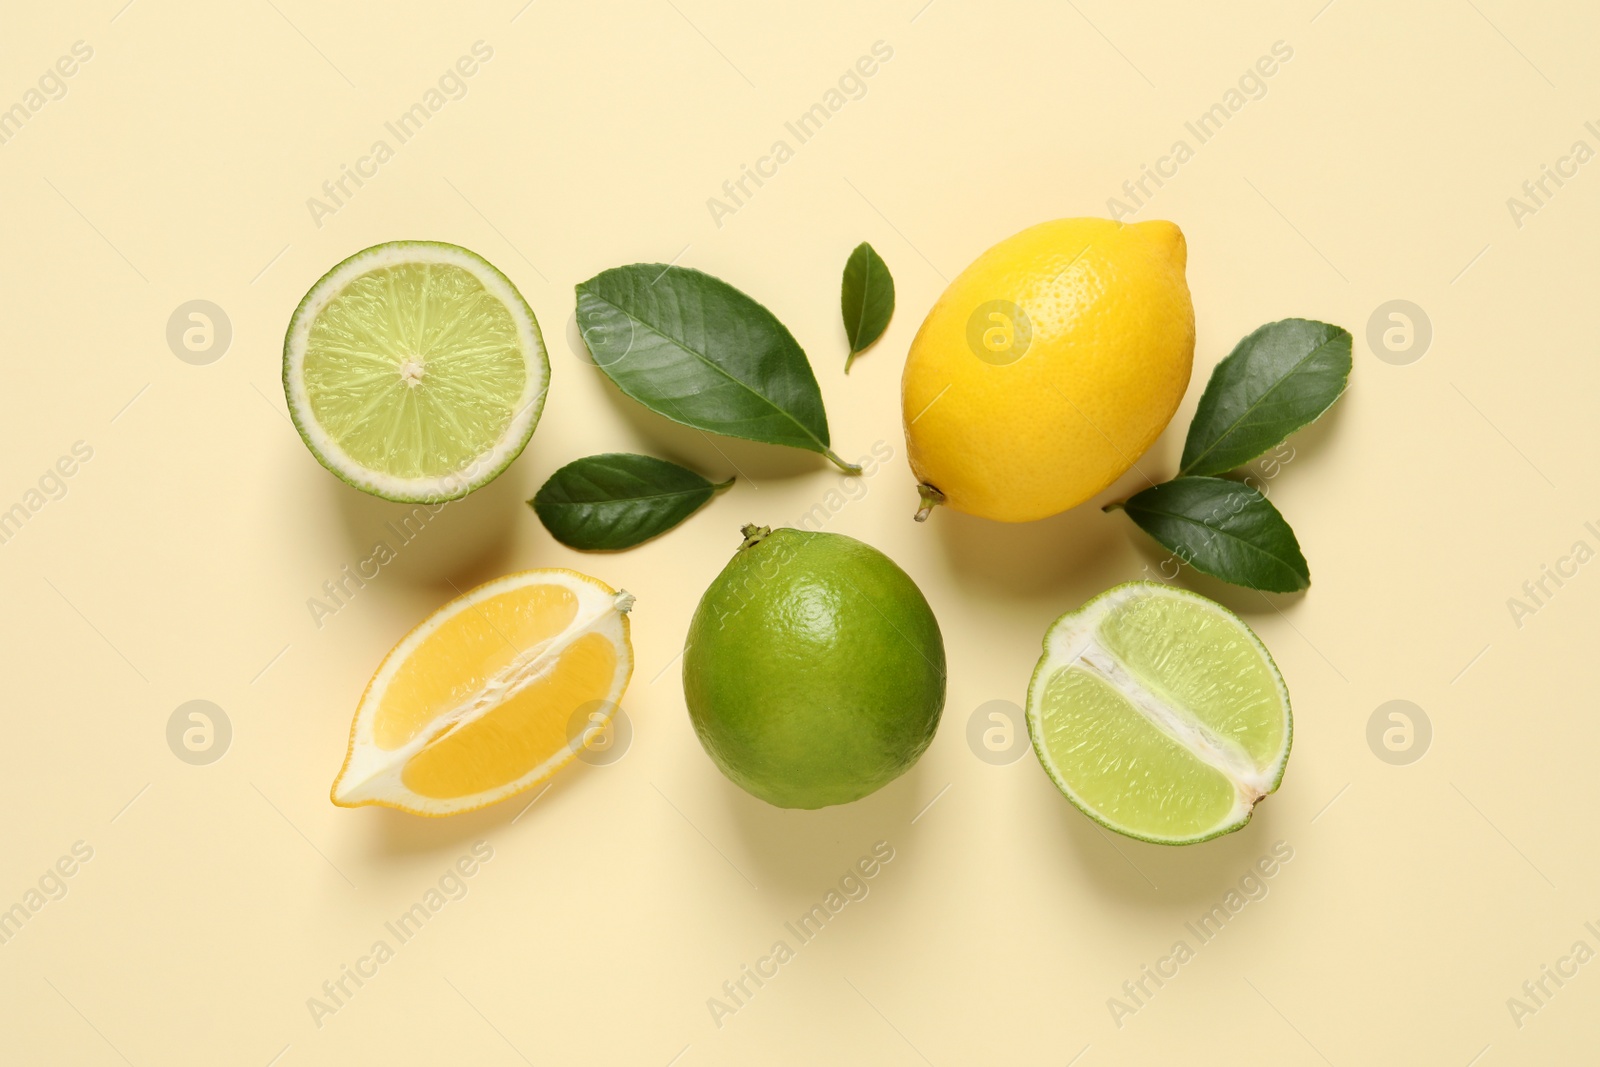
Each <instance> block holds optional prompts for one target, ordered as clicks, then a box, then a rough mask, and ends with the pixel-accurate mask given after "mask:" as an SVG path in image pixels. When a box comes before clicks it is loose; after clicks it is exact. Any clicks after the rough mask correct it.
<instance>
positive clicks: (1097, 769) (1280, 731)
mask: <svg viewBox="0 0 1600 1067" xmlns="http://www.w3.org/2000/svg"><path fill="white" fill-rule="evenodd" d="M1028 733H1029V735H1030V736H1031V737H1032V738H1033V748H1034V751H1035V752H1037V753H1038V755H1039V762H1040V763H1042V764H1044V769H1045V771H1046V772H1047V773H1048V774H1049V775H1050V777H1051V778H1052V779H1053V780H1054V781H1055V783H1056V786H1057V787H1058V788H1059V789H1060V790H1061V791H1062V792H1063V793H1065V794H1066V796H1067V799H1068V800H1070V801H1072V802H1073V803H1074V804H1076V805H1077V806H1078V807H1079V808H1080V809H1082V810H1083V813H1084V814H1085V815H1088V816H1089V817H1090V818H1091V819H1094V820H1095V821H1096V822H1098V823H1100V824H1102V825H1103V826H1106V827H1107V828H1109V829H1112V830H1115V831H1117V832H1118V833H1121V834H1127V835H1128V836H1129V837H1137V838H1140V839H1141V840H1144V841H1153V842H1156V843H1157V844H1164V845H1187V844H1191V843H1193V842H1196V841H1204V840H1206V839H1208V838H1212V837H1217V836H1219V835H1221V834H1226V833H1230V832H1232V831H1234V830H1237V829H1239V827H1241V826H1243V825H1244V824H1245V823H1247V822H1249V821H1250V813H1251V811H1252V810H1253V809H1254V808H1255V806H1256V803H1257V801H1259V800H1261V798H1262V797H1264V796H1266V795H1267V794H1268V793H1271V792H1273V791H1275V790H1276V789H1277V788H1278V783H1279V782H1280V781H1282V780H1283V770H1284V766H1285V765H1286V764H1287V763H1288V760H1289V744H1290V740H1291V738H1292V736H1293V733H1294V722H1293V718H1292V717H1291V715H1290V712H1289V691H1288V689H1286V688H1285V687H1284V684H1283V677H1282V675H1280V674H1279V673H1278V668H1277V665H1276V664H1274V663H1273V662H1272V657H1271V656H1270V655H1268V654H1267V650H1266V648H1265V647H1264V646H1263V645H1262V644H1261V641H1260V639H1258V638H1257V637H1256V635H1255V634H1254V633H1252V632H1251V630H1250V627H1248V626H1246V625H1245V624H1244V620H1242V619H1240V618H1239V617H1238V616H1237V615H1235V614H1234V613H1233V612H1231V611H1229V610H1228V609H1227V608H1224V607H1223V606H1222V605H1220V604H1217V603H1214V602H1213V601H1210V600H1207V599H1206V598H1205V597H1203V596H1199V595H1198V594H1195V593H1190V592H1188V591H1186V590H1182V589H1174V588H1171V587H1170V586H1165V585H1161V584H1159V583H1156V582H1129V583H1128V584H1127V585H1119V586H1117V587H1116V588H1114V589H1111V590H1108V591H1107V592H1105V593H1102V594H1100V595H1099V596H1097V597H1095V598H1094V599H1093V600H1091V601H1089V602H1088V603H1087V604H1085V605H1084V606H1083V607H1081V608H1079V609H1078V610H1077V611H1074V612H1069V613H1068V614H1066V615H1063V616H1061V618H1059V619H1057V620H1056V621H1055V623H1054V624H1053V625H1052V626H1051V627H1050V630H1049V632H1048V633H1046V634H1045V638H1044V655H1043V656H1042V657H1040V659H1039V666H1038V667H1037V668H1035V670H1034V672H1033V681H1032V682H1031V683H1029V685H1028Z"/></svg>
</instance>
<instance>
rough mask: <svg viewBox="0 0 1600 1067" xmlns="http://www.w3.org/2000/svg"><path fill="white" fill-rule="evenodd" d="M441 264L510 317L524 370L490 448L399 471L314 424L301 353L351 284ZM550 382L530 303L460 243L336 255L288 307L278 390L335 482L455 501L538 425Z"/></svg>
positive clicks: (407, 497) (391, 245) (399, 497)
mask: <svg viewBox="0 0 1600 1067" xmlns="http://www.w3.org/2000/svg"><path fill="white" fill-rule="evenodd" d="M408 264H440V265H446V266H451V267H456V268H459V269H461V270H463V271H466V272H467V273H468V274H470V275H472V276H473V277H474V278H475V279H476V280H477V281H478V283H479V284H481V285H482V286H483V288H484V290H485V291H486V292H487V293H488V294H489V295H491V296H492V297H494V298H496V299H497V300H499V301H500V303H501V304H502V305H503V306H504V308H505V309H506V311H507V312H508V313H509V314H510V316H511V319H512V321H513V322H514V323H515V326H516V332H517V337H518V340H519V342H520V345H521V350H522V354H523V357H524V366H525V369H526V375H525V378H524V381H523V388H522V391H521V393H520V395H519V396H518V397H517V400H516V402H515V405H514V408H513V412H512V415H511V418H510V420H509V421H508V423H507V426H506V428H505V431H504V432H503V433H502V434H501V436H500V438H499V440H497V441H496V442H495V444H494V446H493V447H492V448H490V449H488V450H486V451H484V452H483V453H481V454H479V455H477V456H476V457H474V458H472V459H471V460H470V461H468V462H467V463H465V464H464V465H463V466H461V467H460V468H459V469H456V470H451V471H448V472H446V473H444V474H440V475H430V476H423V477H401V476H397V475H394V474H391V473H388V472H385V471H381V470H377V469H374V468H373V467H372V466H370V465H368V464H365V463H363V462H361V461H360V460H358V459H357V458H355V457H354V456H352V455H351V453H350V452H349V451H348V450H347V449H346V448H344V447H343V446H342V445H341V444H340V442H339V441H338V440H336V439H335V438H334V437H333V436H332V435H331V434H330V433H328V432H327V430H326V429H325V428H324V427H323V426H322V425H321V424H320V423H319V422H318V420H317V418H316V416H315V414H314V412H313V406H312V402H311V397H310V395H309V393H308V390H307V388H306V381H305V359H306V352H307V348H308V343H309V341H310V338H311V331H312V327H313V324H315V323H316V321H317V317H318V315H319V314H320V313H321V312H322V311H323V310H324V309H325V308H327V307H328V305H329V304H330V303H331V302H332V301H333V300H334V299H335V298H336V297H338V296H339V295H340V294H341V293H342V292H343V291H344V290H345V289H346V288H347V287H348V286H349V285H350V284H351V283H352V282H354V281H355V280H356V279H357V278H360V277H361V276H363V275H365V274H367V273H369V272H372V271H377V270H383V269H385V268H391V267H399V266H405V265H408ZM549 385H550V359H549V356H548V355H547V353H546V350H545V345H544V337H543V334H542V333H541V332H540V330H539V323H538V320H537V319H536V318H535V317H534V314H533V309H532V308H530V307H529V306H528V302H527V301H526V300H524V299H523V297H522V294H521V293H519V292H518V291H517V288H516V286H515V285H513V284H512V283H511V280H510V279H509V278H507V277H506V276H505V275H504V274H502V273H501V272H500V271H499V270H498V269H497V268H496V267H495V266H494V265H493V264H491V263H489V262H488V261H487V260H485V259H484V258H483V257H482V256H479V255H477V254H476V253H474V252H471V251H469V250H467V249H465V248H462V247H460V246H459V245H453V244H447V243H445V242H441V241H391V242H388V243H386V244H380V245H374V246H372V247H371V248H366V249H363V250H362V251H360V252H357V253H356V254H355V255H353V256H350V257H349V258H348V259H345V260H343V261H342V262H340V263H338V264H337V265H335V266H334V267H333V269H332V270H330V271H328V272H327V273H326V274H324V275H323V276H322V278H321V279H319V280H318V282H317V283H316V284H315V285H313V286H312V287H311V289H310V291H309V292H307V293H306V295H305V297H304V298H303V299H302V300H301V301H300V304H299V306H298V307H297V308H296V309H295V312H294V315H293V316H292V317H291V318H290V320H289V328H288V331H287V332H286V334H285V336H284V341H283V389H284V397H285V399H286V400H287V402H288V406H289V417H290V419H291V420H292V421H293V422H294V427H295V429H296V430H297V431H298V432H299V434H300V437H301V439H302V440H303V441H304V442H305V444H306V447H307V448H308V449H310V451H311V454H312V455H313V456H315V457H316V458H317V461H318V462H319V463H321V464H322V465H323V466H324V467H326V468H327V469H328V470H330V471H332V472H333V474H334V475H336V476H337V477H338V478H339V479H340V480H342V481H344V482H346V483H347V484H349V485H352V486H354V487H355V488H357V489H360V490H362V491H363V492H367V493H371V494H372V495H373V496H377V497H381V498H383V499H385V500H392V501H396V502H399V503H408V504H434V503H442V502H444V501H447V500H457V499H459V498H461V497H464V496H466V495H467V494H468V493H471V492H472V491H473V490H475V489H478V488H481V487H482V486H484V485H487V484H488V483H489V482H491V481H493V480H494V479H495V478H497V477H498V476H499V475H500V474H501V473H502V472H503V471H504V470H505V469H506V468H507V467H509V466H510V465H511V463H512V462H513V461H514V460H515V459H516V458H517V457H518V456H519V455H521V454H522V450H523V449H524V448H525V447H527V444H528V441H529V439H530V438H531V437H532V436H533V431H534V429H535V427H537V426H538V423H539V416H540V414H541V413H542V412H543V410H544V402H545V396H546V394H547V393H548V391H549Z"/></svg>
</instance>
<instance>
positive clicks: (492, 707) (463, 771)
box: [333, 568, 633, 815]
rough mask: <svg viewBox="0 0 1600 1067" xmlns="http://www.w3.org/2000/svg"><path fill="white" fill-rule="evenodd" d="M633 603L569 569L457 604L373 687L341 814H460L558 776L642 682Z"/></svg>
mask: <svg viewBox="0 0 1600 1067" xmlns="http://www.w3.org/2000/svg"><path fill="white" fill-rule="evenodd" d="M632 605H633V597H632V596H631V595H629V594H628V593H626V592H618V591H617V590H615V589H612V588H611V587H610V586H608V585H606V584H605V583H604V582H600V581H597V580H596V579H594V578H590V577H589V576H588V575H585V574H579V573H578V572H577V571H571V570H565V569H559V568H557V569H549V570H532V571H523V572H522V573H520V574H511V575H507V576H506V577H504V578H498V579H496V580H494V581H492V582H487V583H485V584H484V585H480V586H478V587H477V588H475V589H471V590H469V591H468V592H466V593H463V594H462V595H461V596H459V597H457V598H456V599H454V600H452V601H450V603H448V604H446V605H445V606H444V607H442V608H440V609H439V610H438V611H435V612H434V613H433V614H432V615H429V616H428V617H427V618H426V619H424V620H422V622H421V623H420V624H419V625H418V626H417V627H416V629H414V630H412V631H411V632H410V633H409V634H407V635H406V636H405V637H404V638H403V639H402V640H401V641H400V643H399V644H398V645H396V646H395V647H394V648H393V649H392V650H391V651H390V652H389V654H388V655H387V656H385V657H384V660H383V663H382V664H380V665H379V667H378V671H377V673H376V674H374V675H373V676H372V681H370V682H369V683H367V690H366V693H365V694H364V695H363V696H362V698H361V704H360V706H359V707H358V708H357V709H356V716H355V722H354V723H353V724H352V725H351V727H350V748H349V751H348V752H347V753H346V755H345V760H344V767H343V768H342V769H341V770H340V771H339V777H338V778H337V779H336V780H335V781H334V783H333V802H334V803H335V804H337V805H339V806H340V807H347V808H354V807H360V806H362V805H366V804H378V805H382V806H384V807H390V808H398V809H400V810H401V811H408V812H411V813H412V814H415V815H454V814H457V813H459V812H463V811H471V810H472V809H474V808H481V807H483V806H484V805H486V804H493V803H494V802H495V801H497V800H504V799H505V798H506V797H509V796H512V795H514V794H516V793H520V792H522V791H523V790H525V789H527V788H529V787H530V786H534V785H537V784H538V783H540V782H542V781H544V780H545V779H546V778H549V777H550V776H551V775H553V774H554V773H555V772H556V771H558V770H560V769H561V768H562V767H563V766H565V765H566V764H567V763H569V762H570V761H571V760H572V759H573V758H574V757H575V756H576V755H577V754H578V753H579V752H581V751H583V750H584V748H585V747H587V746H588V745H591V744H594V743H595V741H596V738H597V737H598V736H600V735H601V734H602V733H603V731H604V730H605V729H606V728H607V727H608V726H609V724H610V722H611V718H612V716H613V715H614V714H615V713H616V710H617V706H618V704H617V702H618V701H620V700H621V699H622V693H623V691H624V690H625V689H627V687H628V679H629V677H630V676H631V675H632V674H633V646H632V644H631V643H630V642H629V639H628V616H627V613H628V609H629V608H631V607H632Z"/></svg>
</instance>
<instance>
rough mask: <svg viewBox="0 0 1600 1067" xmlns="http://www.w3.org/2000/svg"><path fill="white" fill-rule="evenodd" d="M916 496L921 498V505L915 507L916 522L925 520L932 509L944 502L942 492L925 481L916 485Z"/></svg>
mask: <svg viewBox="0 0 1600 1067" xmlns="http://www.w3.org/2000/svg"><path fill="white" fill-rule="evenodd" d="M917 496H918V497H920V498H921V499H922V506H921V507H920V508H918V509H917V515H916V519H917V521H918V522H927V521H928V516H929V515H932V514H933V509H934V508H936V507H938V506H939V505H940V504H943V503H944V494H943V493H941V492H939V490H937V489H935V488H934V487H933V486H931V485H929V484H927V483H926V482H924V483H922V484H921V485H919V486H917Z"/></svg>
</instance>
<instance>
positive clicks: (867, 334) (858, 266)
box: [839, 241, 894, 374]
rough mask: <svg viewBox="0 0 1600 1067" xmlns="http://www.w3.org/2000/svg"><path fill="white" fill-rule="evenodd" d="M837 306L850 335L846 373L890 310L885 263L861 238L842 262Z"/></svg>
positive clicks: (891, 301) (891, 295) (882, 327)
mask: <svg viewBox="0 0 1600 1067" xmlns="http://www.w3.org/2000/svg"><path fill="white" fill-rule="evenodd" d="M839 307H840V310H841V311H842V312H843V314H844V332H845V334H846V336H848V337H849V338H850V357H849V358H848V359H846V360H845V361H844V372H845V373H846V374H849V373H850V364H852V363H854V362H855V361H856V357H857V356H859V355H860V354H861V353H862V351H864V350H865V349H867V348H869V347H871V346H872V343H873V342H874V341H876V340H877V339H878V338H880V337H882V336H883V331H884V330H886V329H888V328H889V318H890V316H892V315H893V314H894V278H893V277H892V276H891V275H890V274H889V265H888V264H887V263H885V262H884V261H883V257H882V256H880V255H878V253H877V250H876V249H874V248H873V247H872V246H871V245H869V244H868V243H867V242H865V241H862V242H861V243H860V244H858V245H856V249H855V251H854V252H851V253H850V258H849V259H848V260H847V261H846V262H845V265H844V282H843V284H842V285H841V286H840V288H839Z"/></svg>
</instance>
